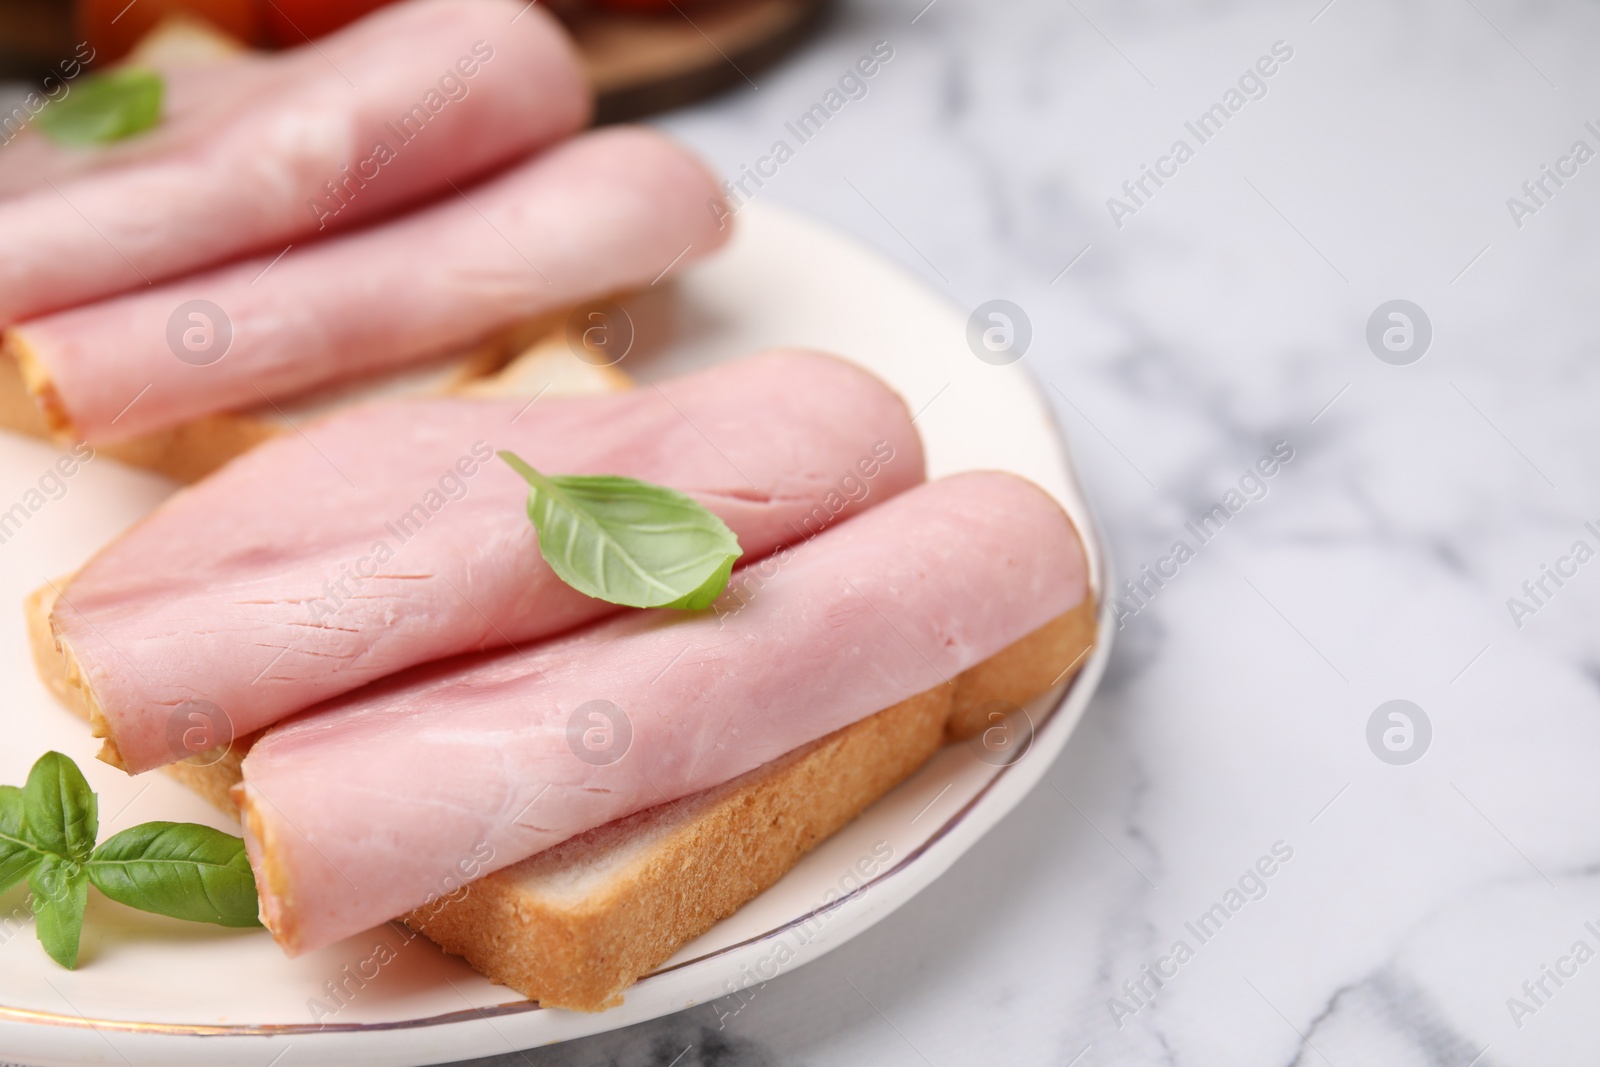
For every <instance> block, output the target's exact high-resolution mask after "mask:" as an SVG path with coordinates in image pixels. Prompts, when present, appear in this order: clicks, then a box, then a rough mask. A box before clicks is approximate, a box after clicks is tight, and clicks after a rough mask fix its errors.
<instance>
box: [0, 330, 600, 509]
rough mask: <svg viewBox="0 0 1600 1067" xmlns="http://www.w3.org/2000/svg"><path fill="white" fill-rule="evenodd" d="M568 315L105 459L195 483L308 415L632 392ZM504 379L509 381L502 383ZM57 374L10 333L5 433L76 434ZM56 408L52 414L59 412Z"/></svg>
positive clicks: (113, 447) (133, 441)
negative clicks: (458, 399)
mask: <svg viewBox="0 0 1600 1067" xmlns="http://www.w3.org/2000/svg"><path fill="white" fill-rule="evenodd" d="M564 321H565V314H564V313H563V314H557V315H548V316H541V317H540V318H538V319H536V320H531V321H529V322H527V323H524V324H522V325H520V326H517V327H515V328H513V329H511V330H507V331H505V332H503V333H502V334H500V335H498V336H496V337H495V338H493V339H491V340H489V341H485V342H484V343H482V344H480V345H478V346H476V347H474V348H472V349H470V350H468V351H465V352H461V353H458V354H456V355H453V356H449V357H446V358H443V359H439V360H434V361H432V362H429V363H425V364H422V365H420V366H414V367H403V368H400V369H398V370H395V371H392V372H390V373H388V374H382V375H377V376H374V377H368V378H363V379H361V380H359V381H357V382H354V383H349V384H343V385H338V386H334V387H330V388H328V389H323V390H320V391H317V392H314V393H310V394H307V395H305V396H302V397H297V398H295V399H293V400H292V401H291V400H286V401H283V402H281V403H275V402H273V401H268V402H267V403H266V404H263V405H262V406H261V407H258V408H253V409H251V410H248V411H233V412H226V413H224V414H220V415H208V416H205V417H203V418H199V419H195V420H194V421H192V422H188V423H185V424H183V425H182V426H176V427H173V428H171V429H168V430H160V431H157V432H155V433H149V434H144V435H141V436H139V437H134V438H130V439H129V440H126V441H118V442H115V443H113V444H107V445H101V446H98V451H99V452H100V453H102V454H103V455H107V456H110V457H112V458H113V459H117V460H120V461H122V462H124V463H127V464H129V465H130V466H134V467H142V468H144V469H145V470H151V471H155V472H156V473H157V474H164V475H166V476H167V477H168V478H172V479H174V480H176V481H180V482H184V483H188V482H195V481H198V480H200V479H201V478H204V477H205V476H206V475H208V474H210V473H211V472H212V471H214V470H216V469H217V468H218V467H220V466H222V465H223V464H224V463H226V462H228V461H229V460H230V459H233V458H234V457H235V456H238V455H241V454H242V453H244V452H247V451H249V450H250V449H252V448H254V447H255V446H256V445H259V444H261V443H262V442H263V441H266V440H268V439H270V438H273V437H276V436H277V435H278V434H280V433H285V432H288V431H290V430H292V429H293V427H294V426H295V425H296V424H298V423H300V422H302V421H304V420H305V419H308V418H315V417H316V416H318V415H322V414H325V413H327V412H330V411H334V410H337V409H338V408H340V407H343V406H347V405H349V404H353V403H359V402H361V401H364V400H377V399H385V398H394V397H408V396H431V395H445V394H453V393H459V392H467V393H470V394H473V395H488V396H517V395H522V393H523V391H524V390H525V391H526V395H527V396H529V397H533V396H534V395H536V394H537V393H538V392H539V390H540V389H542V388H546V387H548V392H549V393H550V395H552V396H559V395H561V394H563V393H566V394H572V393H599V392H610V391H613V390H615V389H619V388H626V387H627V386H628V384H629V380H628V378H627V376H626V375H624V374H622V373H621V372H620V371H617V370H616V369H614V368H611V367H600V366H594V365H592V364H590V363H586V362H584V361H583V360H581V359H579V358H578V357H577V356H575V355H574V354H573V353H572V351H571V350H570V349H569V348H568V346H567V344H566V342H565V340H564V334H563V332H562V329H563V323H564ZM501 375H509V377H505V378H502V377H501ZM53 394H54V390H53V389H52V387H51V385H50V382H49V376H48V374H46V373H45V371H44V368H43V367H42V366H41V365H40V364H39V363H38V361H37V360H34V359H33V358H32V357H31V355H30V354H29V353H28V352H27V351H26V350H24V349H23V347H22V345H21V343H20V342H19V341H18V340H17V339H16V336H15V335H10V339H9V340H8V341H7V343H6V346H5V348H4V350H3V351H0V429H4V430H13V431H15V432H17V433H23V434H28V435H29V436H32V437H43V438H47V439H49V438H61V437H71V429H70V426H69V425H68V422H67V420H66V416H65V414H64V413H63V412H60V411H55V410H54V407H58V406H59V405H54V406H53V405H52V402H51V400H50V397H51V396H53ZM52 412H53V413H52Z"/></svg>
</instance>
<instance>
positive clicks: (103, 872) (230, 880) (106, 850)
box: [88, 822, 261, 926]
mask: <svg viewBox="0 0 1600 1067" xmlns="http://www.w3.org/2000/svg"><path fill="white" fill-rule="evenodd" d="M88 872H89V878H90V880H91V881H93V882H94V886H95V888H96V889H98V890H100V892H102V893H104V894H105V895H106V896H108V897H110V898H111V899H112V900H115V901H117V902H118V903H120V904H126V905H127V906H128V907H130V908H138V909H139V910H140V911H150V912H155V913H156V914H157V915H170V916H172V917H173V918H174V919H188V920H190V921H191V922H203V923H216V924H217V925H218V926H260V925H261V921H260V919H259V918H258V917H257V913H258V912H259V910H260V906H259V904H258V903H257V900H256V881H255V877H254V876H253V875H252V874H251V873H250V860H249V858H248V857H247V856H246V855H245V850H244V842H243V841H241V840H240V839H239V838H237V837H233V836H231V835H229V834H225V833H223V832H222V831H221V830H213V829H212V828H211V827H209V826H201V825H199V824H198V823H190V822H147V823H143V824H141V825H139V826H135V827H133V828H131V829H128V830H124V831H122V832H121V833H120V834H116V835H115V836H113V837H110V838H107V839H106V841H105V843H104V844H102V845H101V846H100V847H99V848H97V849H95V850H94V855H93V856H92V857H90V859H89V863H88Z"/></svg>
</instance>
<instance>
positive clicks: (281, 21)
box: [259, 0, 390, 48]
mask: <svg viewBox="0 0 1600 1067" xmlns="http://www.w3.org/2000/svg"><path fill="white" fill-rule="evenodd" d="M389 2H390V0H259V4H260V7H261V15H262V21H264V22H265V23H266V25H267V37H268V38H269V39H270V40H271V41H272V43H273V44H275V45H278V46H279V47H280V48H293V47H294V46H295V45H299V44H305V42H306V38H308V37H311V38H315V37H321V36H322V35H323V34H326V33H332V32H333V31H334V30H337V29H338V28H339V27H341V26H343V25H345V24H346V23H350V22H354V21H355V20H356V19H358V18H360V17H361V16H362V15H365V14H367V13H368V12H369V11H375V10H377V9H378V8H380V7H383V6H384V5H385V4H387V3H389Z"/></svg>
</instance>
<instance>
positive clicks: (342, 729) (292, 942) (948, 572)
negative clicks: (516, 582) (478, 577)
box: [234, 420, 1087, 955]
mask: <svg viewBox="0 0 1600 1067" xmlns="http://www.w3.org/2000/svg"><path fill="white" fill-rule="evenodd" d="M774 425H775V426H776V425H781V424H780V423H777V422H776V421H775V420H774ZM753 570H754V572H755V576H756V578H757V581H756V582H755V583H754V585H751V586H746V587H744V588H743V589H742V590H741V589H740V588H739V582H740V576H739V575H737V574H736V575H735V583H736V586H735V589H734V590H730V592H729V593H727V594H724V597H723V599H722V601H721V602H719V605H718V607H717V608H715V609H714V610H712V611H708V612H704V613H701V614H698V615H684V614H681V613H671V612H662V611H653V612H630V613H628V614H627V615H624V616H622V617H620V618H618V619H615V620H613V621H610V622H606V623H602V624H600V625H598V626H595V627H592V628H590V629H588V630H585V631H582V632H580V633H578V634H575V635H572V636H569V637H567V638H564V639H561V640H557V641H554V642H551V643H549V644H546V645H544V646H542V647H540V648H536V649H529V648H523V649H521V650H515V649H513V650H507V651H505V652H503V653H499V654H494V655H489V656H484V657H477V658H474V659H471V660H467V661H464V662H455V663H448V664H436V665H432V666H430V667H426V668H423V669H421V670H419V671H416V672H412V673H410V674H408V675H406V676H402V677H400V678H396V679H391V680H389V681H387V682H384V683H381V684H379V685H377V686H374V687H372V688H371V689H367V690H363V691H361V692H359V693H352V694H350V695H348V696H346V697H344V698H341V699H340V700H337V701H334V702H332V703H331V704H328V705H325V706H323V707H321V708H318V709H314V710H313V711H310V712H308V713H307V714H305V715H303V716H300V717H297V718H295V719H293V720H291V721H289V722H287V723H284V724H282V725H281V726H279V727H277V728H275V729H273V730H271V731H269V732H268V733H267V734H266V735H265V736H264V737H263V738H262V739H261V740H260V741H258V742H257V743H256V745H255V747H254V748H253V749H252V750H251V751H250V754H249V755H248V756H247V757H245V760H244V781H243V783H242V784H241V785H240V786H238V787H236V789H235V792H234V796H235V799H236V800H238V801H239V803H240V806H241V809H242V810H243V812H244V822H245V829H246V835H245V840H246V843H247V845H248V848H249V851H250V857H251V863H252V866H253V867H254V869H255V872H256V881H257V885H258V887H259V888H260V891H261V901H262V916H263V920H264V921H265V922H266V924H267V926H268V927H269V928H270V929H271V930H272V932H273V935H274V936H275V937H276V938H277V939H278V941H279V943H280V944H281V945H282V946H283V947H284V949H285V950H286V951H288V953H289V954H290V955H297V954H299V953H302V952H306V951H309V950H311V949H316V948H319V947H321V946H324V945H328V944H331V943H332V942H334V941H337V940H339V939H341V938H343V937H346V936H349V935H351V934H355V933H357V932H359V931H361V930H363V929H365V928H367V927H369V926H372V925H374V924H376V923H379V922H382V921H384V920H386V919H390V918H392V917H394V916H396V915H401V914H404V913H406V912H408V911H410V910H412V909H414V908H417V907H420V906H422V905H424V904H425V903H427V902H429V901H430V900H431V899H434V898H436V897H439V896H443V895H445V894H446V893H448V892H450V891H451V890H452V889H454V888H455V887H456V886H457V885H458V884H459V882H460V879H461V875H462V872H464V871H467V870H477V871H482V872H485V873H487V872H488V871H492V870H497V869H499V868H501V867H505V866H509V865H510V864H513V863H516V862H519V861H521V860H522V859H525V858H526V857H528V856H531V855H533V854H535V853H537V852H540V851H543V850H544V849H547V848H549V847H550V846H552V845H555V844H557V843H559V842H561V841H563V840H565V839H567V838H569V837H572V836H574V835H576V834H578V833H581V832H583V831H584V830H588V829H590V828H592V827H595V826H598V825H601V824H603V823H607V822H610V821H611V820H613V819H617V818H621V817H622V816H625V815H628V814H630V813H632V812H635V811H640V810H642V809H644V808H648V807H654V806H656V805H659V804H662V803H665V802H667V801H671V800H674V799H676V798H679V797H683V796H686V795H688V794H691V793H695V792H698V791H700V790H703V789H708V788H710V787H712V786H715V785H718V784H721V783H723V782H726V781H729V780H731V779H733V778H735V777H737V776H738V775H740V774H742V773H744V772H746V771H749V770H751V769H753V768H755V767H757V766H760V765H761V764H763V763H766V762H768V761H770V760H773V759H776V758H777V757H779V756H781V755H783V754H784V753H786V752H789V751H791V750H793V749H795V748H798V747H799V746H801V745H803V744H806V743H807V742H809V741H812V740H815V739H816V738H819V737H822V736H824V735H826V734H829V733H831V732H833V731H834V730H837V729H840V728H842V727H844V726H847V725H849V724H851V723H853V722H856V721H858V720H860V719H863V718H866V717H867V716H868V715H871V714H873V713H874V712H877V711H879V710H881V709H883V708H886V707H889V706H891V705H894V704H896V703H899V702H900V701H903V700H906V699H908V698H910V697H912V696H914V695H916V694H918V693H921V692H924V691H926V690H929V689H931V688H933V687H935V686H938V685H942V684H946V683H947V682H948V681H949V680H950V679H952V678H954V677H955V676H956V675H957V674H959V673H960V672H961V671H963V670H966V669H967V668H969V667H972V666H973V665H975V664H977V663H980V662H982V661H983V660H985V659H987V658H989V657H990V656H993V655H994V654H995V653H997V652H999V651H1001V650H1002V649H1004V648H1005V647H1007V646H1008V645H1010V644H1012V643H1013V642H1015V641H1017V640H1019V639H1021V638H1022V637H1024V636H1026V635H1028V634H1029V633H1031V632H1032V631H1034V630H1036V629H1038V628H1039V627H1041V626H1043V625H1044V624H1046V623H1047V622H1049V621H1051V620H1052V619H1055V618H1056V617H1057V616H1060V615H1062V614H1064V613H1065V612H1066V611H1068V610H1069V609H1071V608H1072V607H1074V606H1076V605H1077V604H1078V603H1079V602H1080V601H1081V600H1082V599H1083V597H1084V596H1085V594H1086V592H1087V573H1086V568H1085V563H1084V557H1083V552H1082V548H1081V545H1080V543H1079V541H1078V538H1077V536H1076V534H1075V532H1074V530H1073V527H1072V523H1071V522H1070V520H1068V518H1067V517H1066V515H1065V514H1064V513H1063V512H1062V510H1061V508H1060V506H1059V505H1057V504H1056V502H1055V501H1054V500H1052V499H1051V498H1050V497H1049V496H1047V495H1046V494H1045V493H1044V492H1043V491H1042V490H1040V489H1038V488H1037V487H1036V486H1034V485H1032V484H1031V483H1028V482H1026V481H1023V480H1022V479H1020V478H1017V477H1015V476H1013V475H1009V474H997V473H987V472H986V473H976V474H964V475H957V476H954V477H950V478H946V479H944V480H942V481H938V482H933V483H930V484H927V485H924V486H921V487H919V488H916V489H913V490H911V491H910V492H907V493H905V494H903V495H901V496H899V497H897V498H895V499H894V500H891V501H890V502H888V503H887V504H884V505H883V506H881V507H878V508H875V509H873V510H871V511H869V512H867V513H865V514H863V515H861V516H859V517H857V518H854V519H852V520H850V521H849V522H846V523H843V524H840V525H838V526H835V527H833V528H831V529H830V530H828V531H827V532H826V533H823V534H822V535H821V536H819V537H816V538H814V539H812V540H810V541H807V542H805V543H803V544H801V545H799V546H797V547H795V548H793V549H791V550H789V551H788V552H786V553H784V554H782V555H780V556H777V557H774V558H773V559H772V560H769V561H767V562H766V563H765V564H761V565H757V567H755V568H753ZM749 573H750V572H749V571H747V572H746V574H747V575H748V574H749ZM593 730H597V731H599V733H598V734H590V733H589V731H593ZM486 857H487V859H486Z"/></svg>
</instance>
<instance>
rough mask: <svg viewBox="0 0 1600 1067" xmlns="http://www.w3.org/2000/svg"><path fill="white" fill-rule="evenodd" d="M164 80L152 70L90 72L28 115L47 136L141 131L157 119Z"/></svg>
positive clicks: (90, 137)
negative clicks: (30, 115)
mask: <svg viewBox="0 0 1600 1067" xmlns="http://www.w3.org/2000/svg"><path fill="white" fill-rule="evenodd" d="M165 94H166V83H165V82H163V81H162V78H161V75H159V74H157V73H156V72H155V71H153V70H143V69H140V68H138V67H129V68H126V69H124V70H113V71H109V72H107V73H105V74H95V75H92V76H90V77H87V78H84V79H83V80H82V81H80V82H77V83H75V84H72V85H69V86H68V88H67V94H66V95H65V96H63V97H62V98H61V99H59V100H53V101H51V102H50V103H48V104H46V105H45V106H44V108H43V109H42V110H41V111H40V112H39V114H38V116H37V117H36V118H35V119H34V120H33V121H34V124H35V125H36V126H38V127H39V129H40V131H41V132H43V133H44V134H45V136H47V137H49V138H50V139H51V140H53V141H57V142H59V143H61V144H69V145H91V144H102V143H104V142H106V141H120V140H122V139H123V138H124V137H132V136H133V135H134V134H136V133H143V132H144V131H145V130H148V129H149V128H150V127H152V126H154V125H155V124H156V123H157V122H160V121H161V100H162V97H163V96H164V95H165Z"/></svg>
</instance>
